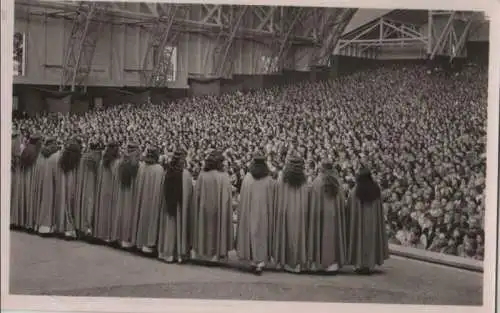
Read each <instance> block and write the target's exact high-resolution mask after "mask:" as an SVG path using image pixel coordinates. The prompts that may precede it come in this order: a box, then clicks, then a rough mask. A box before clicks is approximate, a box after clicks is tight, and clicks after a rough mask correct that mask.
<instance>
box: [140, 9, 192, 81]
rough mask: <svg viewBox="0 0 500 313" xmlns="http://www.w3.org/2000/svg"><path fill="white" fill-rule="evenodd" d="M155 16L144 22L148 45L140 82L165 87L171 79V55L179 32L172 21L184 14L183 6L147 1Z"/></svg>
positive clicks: (172, 75) (172, 74)
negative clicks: (147, 31)
mask: <svg viewBox="0 0 500 313" xmlns="http://www.w3.org/2000/svg"><path fill="white" fill-rule="evenodd" d="M146 5H148V7H149V9H150V10H151V12H152V14H154V15H155V18H154V19H153V20H152V21H151V22H150V23H144V26H146V27H147V28H148V30H149V32H150V37H149V42H148V47H147V50H146V53H145V55H144V60H143V62H142V71H141V82H142V84H143V85H145V86H151V87H165V86H167V84H168V82H169V81H171V80H173V77H174V75H175V74H174V73H171V71H173V70H174V69H173V68H172V61H171V59H172V57H173V54H174V52H175V50H174V46H175V42H176V40H177V38H178V35H179V33H180V30H179V29H174V28H173V27H172V26H173V25H174V21H175V19H176V16H178V15H186V13H187V12H186V11H185V7H182V6H180V5H175V4H171V5H168V6H167V5H163V4H161V3H147V4H146Z"/></svg>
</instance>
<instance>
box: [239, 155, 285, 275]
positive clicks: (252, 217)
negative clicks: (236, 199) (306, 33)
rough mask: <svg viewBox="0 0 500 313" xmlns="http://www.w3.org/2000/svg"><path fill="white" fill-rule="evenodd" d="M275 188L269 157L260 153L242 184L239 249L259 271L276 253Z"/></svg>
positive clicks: (240, 255) (246, 259) (241, 258)
mask: <svg viewBox="0 0 500 313" xmlns="http://www.w3.org/2000/svg"><path fill="white" fill-rule="evenodd" d="M275 187H276V186H275V181H274V180H273V179H272V177H271V175H270V170H269V168H268V166H267V164H266V158H265V156H264V155H256V156H255V157H254V159H253V162H252V164H251V166H250V171H249V172H248V173H247V174H246V175H245V177H244V179H243V182H242V185H241V193H240V203H239V208H238V231H237V239H236V250H237V253H238V257H239V259H240V260H244V261H248V262H250V263H251V265H253V266H255V267H257V269H258V270H262V268H263V267H264V266H265V264H266V263H267V262H268V261H269V259H270V256H271V252H272V235H273V213H274V203H275V201H274V200H275V199H274V198H275Z"/></svg>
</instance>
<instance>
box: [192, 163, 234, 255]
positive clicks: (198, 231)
mask: <svg viewBox="0 0 500 313" xmlns="http://www.w3.org/2000/svg"><path fill="white" fill-rule="evenodd" d="M231 193H232V186H231V181H230V179H229V176H228V175H227V173H224V172H220V171H218V170H210V171H203V172H201V173H200V174H199V176H198V180H197V181H196V186H195V190H194V194H193V197H194V201H193V204H194V207H193V209H194V210H193V212H194V214H193V224H192V225H193V226H192V229H193V232H194V234H193V257H194V258H196V259H200V260H205V261H219V259H221V258H222V259H224V258H226V257H227V255H228V252H229V251H230V250H232V248H233V237H234V232H233V212H232V211H233V210H232V196H231Z"/></svg>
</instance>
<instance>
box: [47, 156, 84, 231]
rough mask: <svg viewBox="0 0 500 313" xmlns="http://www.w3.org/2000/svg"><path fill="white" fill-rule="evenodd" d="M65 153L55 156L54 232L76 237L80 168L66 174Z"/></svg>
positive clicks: (53, 168)
mask: <svg viewBox="0 0 500 313" xmlns="http://www.w3.org/2000/svg"><path fill="white" fill-rule="evenodd" d="M63 153H64V152H63V151H59V152H57V153H55V154H54V155H55V156H56V157H57V165H56V166H55V167H52V170H53V177H54V213H55V214H54V217H55V223H54V226H55V229H54V231H55V232H56V233H59V234H64V235H65V236H68V237H75V236H76V233H75V232H76V227H75V207H76V201H75V200H76V198H75V196H76V185H77V174H78V167H79V166H78V165H77V166H76V167H75V168H74V169H72V170H70V171H68V172H64V171H63V169H62V168H61V166H60V159H61V158H62V156H63ZM78 162H80V160H78Z"/></svg>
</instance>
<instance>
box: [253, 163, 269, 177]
mask: <svg viewBox="0 0 500 313" xmlns="http://www.w3.org/2000/svg"><path fill="white" fill-rule="evenodd" d="M269 173H270V171H269V167H268V166H267V164H266V163H255V162H253V163H252V165H251V166H250V174H252V177H253V178H255V179H256V180H259V179H262V178H264V177H267V176H269Z"/></svg>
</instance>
